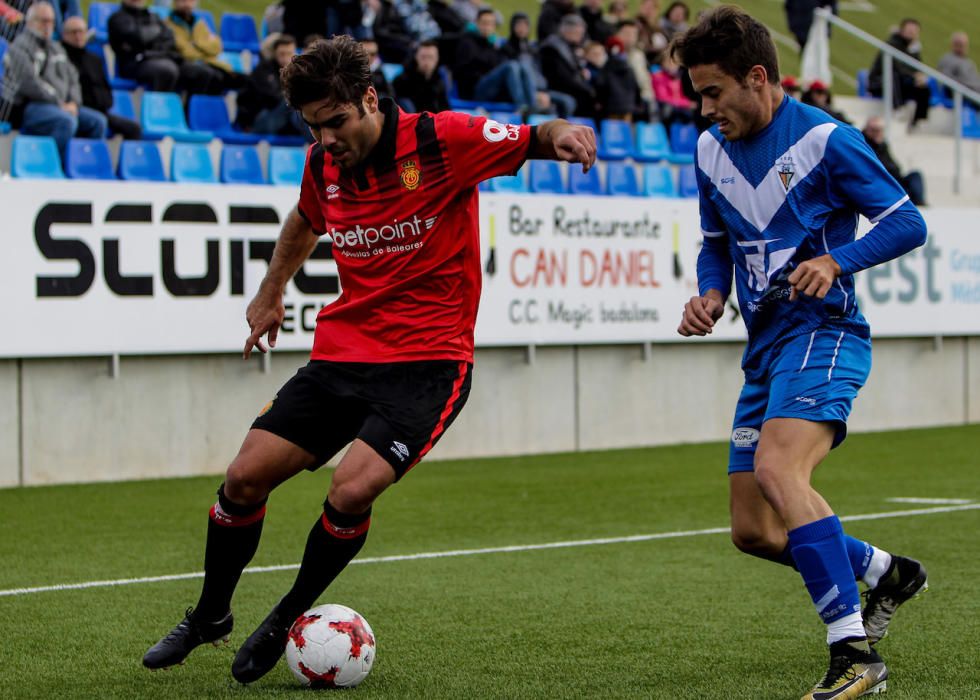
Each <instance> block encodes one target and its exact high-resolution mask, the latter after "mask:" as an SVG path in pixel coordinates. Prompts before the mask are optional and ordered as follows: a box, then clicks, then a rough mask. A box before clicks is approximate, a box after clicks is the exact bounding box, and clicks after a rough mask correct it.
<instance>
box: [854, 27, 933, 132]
mask: <svg viewBox="0 0 980 700" xmlns="http://www.w3.org/2000/svg"><path fill="white" fill-rule="evenodd" d="M919 30H920V25H919V21H918V20H916V19H911V18H908V19H903V20H902V23H901V24H900V25H899V27H898V31H897V32H894V33H893V34H892V35H891V36H890V37H889V38H888V44H889V45H890V46H893V47H894V48H896V49H898V50H899V51H901V52H902V53H904V54H907V55H908V56H910V57H911V58H914V59H915V60H917V61H921V60H922V55H921V52H922V44H920V43H919ZM884 80H885V76H884V75H883V59H882V54H881V52H880V51H879V52H878V56H877V57H876V58H875V62H874V65H872V66H871V72H870V73H869V74H868V90H869V91H870V92H871V94H872V95H874V96H875V97H881V96H882V94H883V93H884ZM930 97H931V94H930V91H929V85H928V83H927V81H926V76H925V74H923V73H920V72H919V71H917V70H915V69H914V68H912V67H911V66H908V65H906V64H904V63H901V62H900V61H892V101H893V103H894V106H895V107H900V106H902V105H903V104H905V103H906V102H908V101H909V100H913V101H914V102H915V113H914V114H913V115H912V121H911V123H910V124H909V126H910V128H913V127H915V125H916V124H917V123H918V122H920V121H921V120H923V119H926V118H927V117H928V116H929V98H930Z"/></svg>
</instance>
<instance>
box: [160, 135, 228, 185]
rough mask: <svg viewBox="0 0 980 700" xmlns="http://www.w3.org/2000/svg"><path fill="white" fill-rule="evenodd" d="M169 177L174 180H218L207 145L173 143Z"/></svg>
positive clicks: (209, 181) (203, 181)
mask: <svg viewBox="0 0 980 700" xmlns="http://www.w3.org/2000/svg"><path fill="white" fill-rule="evenodd" d="M170 179H171V180H173V181H174V182H201V183H212V182H218V178H217V177H216V176H215V172H214V164H213V163H212V162H211V153H210V152H209V151H208V148H207V146H204V145H202V144H199V143H175V144H174V150H173V152H172V153H171V160H170Z"/></svg>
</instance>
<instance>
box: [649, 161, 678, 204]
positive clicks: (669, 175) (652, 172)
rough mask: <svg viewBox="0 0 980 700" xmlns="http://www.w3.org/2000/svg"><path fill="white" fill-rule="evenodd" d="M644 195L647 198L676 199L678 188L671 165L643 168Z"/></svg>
mask: <svg viewBox="0 0 980 700" xmlns="http://www.w3.org/2000/svg"><path fill="white" fill-rule="evenodd" d="M643 195H644V196H646V197H676V196H677V186H676V185H675V184H674V173H673V171H672V170H671V169H670V166H669V165H652V164H651V165H645V166H643Z"/></svg>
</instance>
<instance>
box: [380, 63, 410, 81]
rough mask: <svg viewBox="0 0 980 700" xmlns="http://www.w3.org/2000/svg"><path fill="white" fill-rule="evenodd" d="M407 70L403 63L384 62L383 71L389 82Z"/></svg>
mask: <svg viewBox="0 0 980 700" xmlns="http://www.w3.org/2000/svg"><path fill="white" fill-rule="evenodd" d="M404 71H405V66H403V65H402V64H401V63H382V64H381V72H382V73H384V76H385V80H387V81H388V82H389V83H390V82H392V81H393V80H394V79H395V78H397V77H398V76H399V75H401V74H402V73H403V72H404Z"/></svg>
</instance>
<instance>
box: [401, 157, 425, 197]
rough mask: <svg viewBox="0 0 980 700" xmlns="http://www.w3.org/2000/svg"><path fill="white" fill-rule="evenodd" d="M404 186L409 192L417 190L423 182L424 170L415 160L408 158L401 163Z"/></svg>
mask: <svg viewBox="0 0 980 700" xmlns="http://www.w3.org/2000/svg"><path fill="white" fill-rule="evenodd" d="M400 175H401V179H402V187H404V188H405V189H406V190H408V191H409V192H412V191H414V190H417V189H418V188H419V184H421V182H422V171H421V170H419V166H418V165H416V164H415V161H414V160H406V161H405V162H404V163H402V164H401V173H400Z"/></svg>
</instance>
